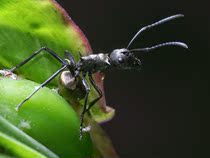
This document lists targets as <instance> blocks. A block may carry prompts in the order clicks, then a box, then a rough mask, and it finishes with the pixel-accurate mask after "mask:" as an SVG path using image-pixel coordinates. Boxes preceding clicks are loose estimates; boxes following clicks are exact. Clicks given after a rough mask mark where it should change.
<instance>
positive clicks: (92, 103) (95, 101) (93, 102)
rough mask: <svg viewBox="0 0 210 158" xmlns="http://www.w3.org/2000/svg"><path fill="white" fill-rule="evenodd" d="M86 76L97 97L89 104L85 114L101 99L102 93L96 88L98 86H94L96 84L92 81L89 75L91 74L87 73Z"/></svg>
mask: <svg viewBox="0 0 210 158" xmlns="http://www.w3.org/2000/svg"><path fill="white" fill-rule="evenodd" d="M88 76H89V80H90V83H91V84H92V85H93V87H94V88H95V90H96V91H97V92H98V94H99V97H98V98H96V99H94V100H93V101H92V102H91V103H90V104H89V106H88V108H87V110H86V112H88V111H89V110H90V108H91V107H92V106H93V105H94V104H95V103H97V102H98V101H99V100H100V99H101V97H102V92H101V90H100V89H99V88H98V86H97V85H96V83H95V81H94V79H93V77H92V74H91V73H88Z"/></svg>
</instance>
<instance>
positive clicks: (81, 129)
mask: <svg viewBox="0 0 210 158" xmlns="http://www.w3.org/2000/svg"><path fill="white" fill-rule="evenodd" d="M85 77H86V72H85V73H83V74H82V83H83V85H84V87H85V91H86V94H85V99H84V100H85V102H84V105H83V110H82V113H81V120H80V121H81V122H80V139H82V134H83V131H85V128H83V122H84V116H85V112H86V108H87V101H88V95H89V92H90V86H89V85H88V83H87V80H86V78H85Z"/></svg>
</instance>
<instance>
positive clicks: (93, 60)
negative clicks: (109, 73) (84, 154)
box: [77, 53, 110, 73]
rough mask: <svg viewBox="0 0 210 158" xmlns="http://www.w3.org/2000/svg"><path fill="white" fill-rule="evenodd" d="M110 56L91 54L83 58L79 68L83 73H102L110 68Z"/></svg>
mask: <svg viewBox="0 0 210 158" xmlns="http://www.w3.org/2000/svg"><path fill="white" fill-rule="evenodd" d="M109 65H110V63H109V56H108V54H103V53H99V54H91V55H88V56H83V57H81V58H80V60H79V62H78V63H77V67H78V68H79V70H80V71H81V72H90V73H94V72H98V71H102V70H104V69H106V68H107V66H109Z"/></svg>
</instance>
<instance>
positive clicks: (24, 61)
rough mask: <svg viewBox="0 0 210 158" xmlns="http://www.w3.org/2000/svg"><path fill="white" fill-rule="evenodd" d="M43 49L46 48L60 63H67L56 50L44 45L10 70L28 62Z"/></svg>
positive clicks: (12, 70) (11, 70)
mask: <svg viewBox="0 0 210 158" xmlns="http://www.w3.org/2000/svg"><path fill="white" fill-rule="evenodd" d="M43 50H45V51H46V52H48V53H50V55H52V56H53V57H54V58H55V59H57V60H58V61H59V62H60V63H62V64H64V65H65V61H64V60H63V59H62V58H61V57H60V56H58V55H57V54H56V53H55V52H54V51H52V50H51V49H49V48H47V47H42V48H40V49H39V50H37V51H36V52H34V53H33V54H32V55H31V56H29V57H28V58H26V59H25V60H23V61H22V62H21V63H19V64H18V65H16V66H15V67H13V68H11V69H10V70H9V71H10V72H14V71H15V70H16V69H17V68H20V67H21V66H23V65H25V64H26V63H27V62H29V61H30V60H31V59H32V58H34V57H35V56H36V55H37V54H39V53H40V52H41V51H43Z"/></svg>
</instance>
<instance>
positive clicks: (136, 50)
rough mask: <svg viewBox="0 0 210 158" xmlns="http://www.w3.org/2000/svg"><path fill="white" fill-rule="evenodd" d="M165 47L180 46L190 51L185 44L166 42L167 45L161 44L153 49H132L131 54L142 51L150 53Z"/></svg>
mask: <svg viewBox="0 0 210 158" xmlns="http://www.w3.org/2000/svg"><path fill="white" fill-rule="evenodd" d="M165 46H180V47H183V48H185V49H188V46H187V45H186V44H185V43H182V42H166V43H161V44H158V45H155V46H152V47H146V48H137V49H132V50H130V51H131V52H138V51H142V52H149V51H151V50H154V49H157V48H160V47H165Z"/></svg>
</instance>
